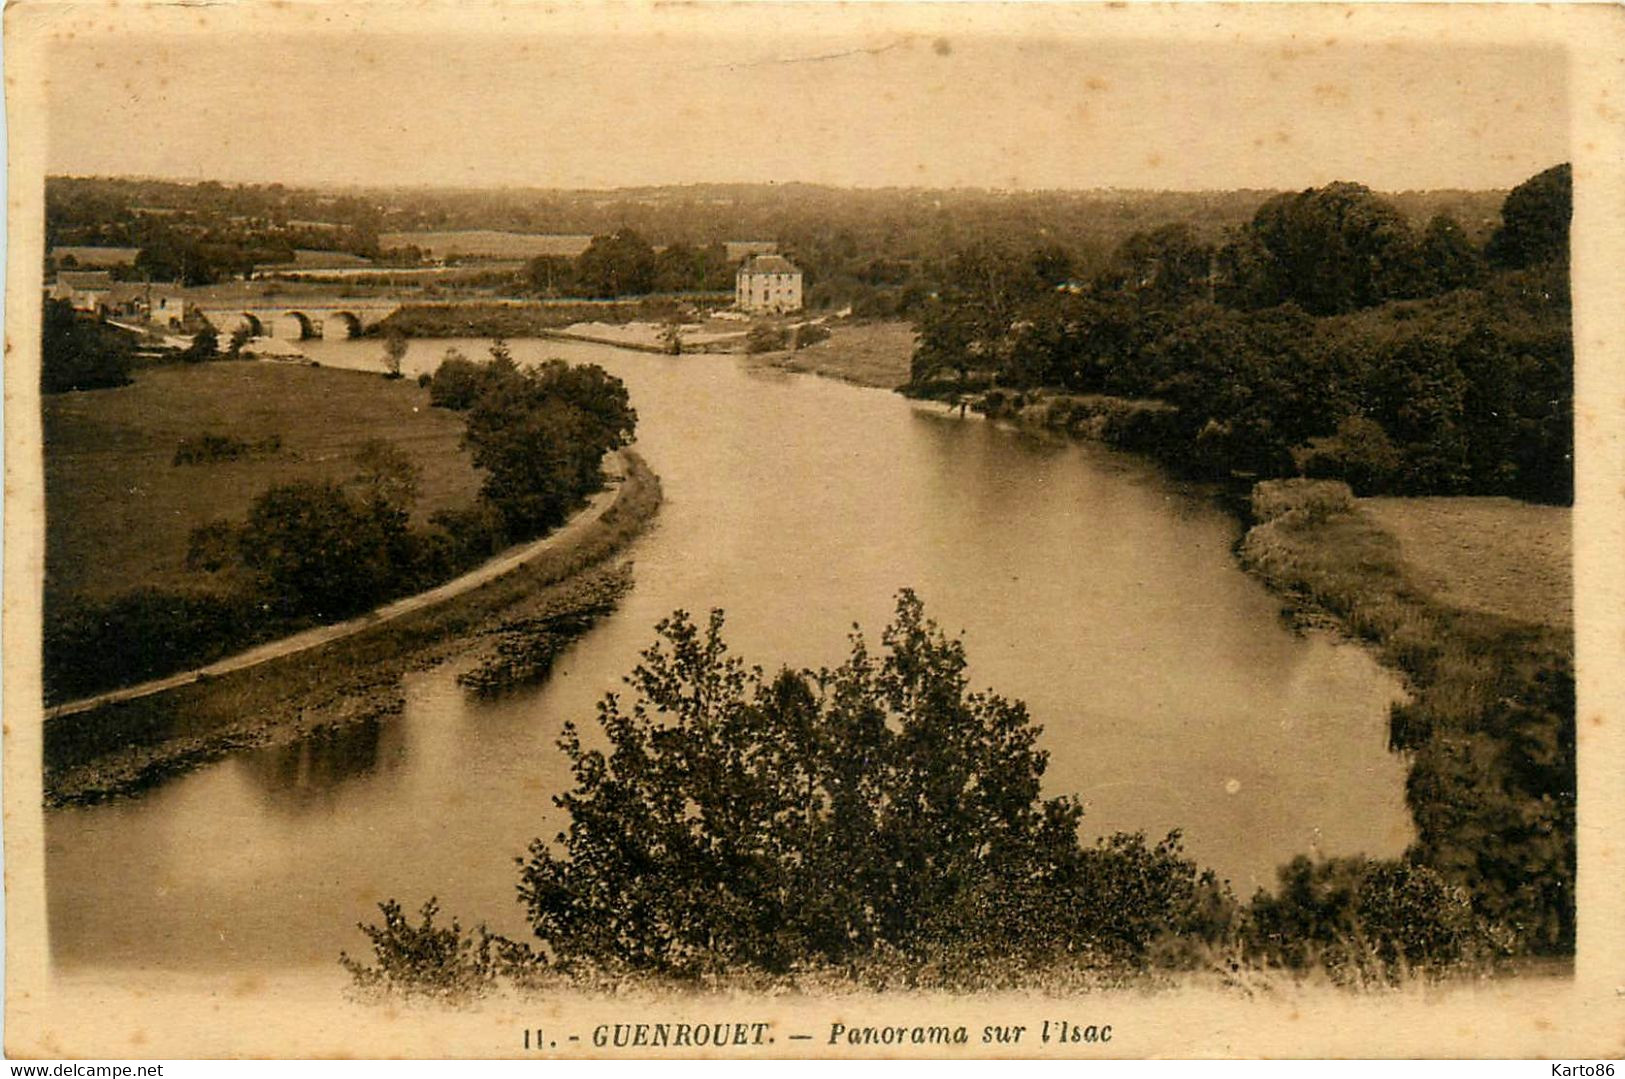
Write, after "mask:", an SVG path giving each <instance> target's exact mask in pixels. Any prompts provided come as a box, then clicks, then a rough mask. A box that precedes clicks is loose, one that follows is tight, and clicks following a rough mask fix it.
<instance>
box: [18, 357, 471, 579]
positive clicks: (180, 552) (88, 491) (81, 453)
mask: <svg viewBox="0 0 1625 1079" xmlns="http://www.w3.org/2000/svg"><path fill="white" fill-rule="evenodd" d="M44 424H45V427H44V437H45V490H46V565H47V585H46V588H47V597H48V600H49V598H50V597H53V596H56V597H61V596H66V595H70V594H78V595H82V596H85V597H87V598H92V599H106V598H110V597H111V596H113V595H116V594H118V593H121V592H126V591H129V590H130V589H132V588H135V587H137V586H140V585H156V586H160V587H175V586H184V585H186V584H187V583H189V582H195V579H196V578H197V576H198V575H197V574H194V573H191V572H189V571H188V570H187V569H186V568H185V565H184V562H185V557H186V548H187V537H188V535H189V533H190V532H191V531H192V529H194V528H196V527H197V526H199V525H201V524H205V523H207V522H209V521H212V520H215V519H218V518H230V519H236V520H240V519H241V518H242V517H243V516H244V515H245V513H246V512H247V510H248V507H249V505H250V503H251V502H252V501H253V500H254V498H255V497H256V496H257V495H258V494H259V493H260V492H262V491H264V490H265V489H266V488H267V487H269V486H271V485H273V484H276V483H285V482H290V481H293V480H324V479H334V480H342V479H345V478H348V477H349V476H350V475H351V474H352V473H353V471H354V456H355V452H356V450H357V448H358V447H359V446H360V445H361V444H362V443H363V442H364V441H366V440H367V439H369V438H382V439H385V440H387V441H389V442H392V443H394V444H395V445H397V446H399V447H400V448H401V449H402V450H404V451H405V452H407V453H408V454H410V455H411V457H412V459H413V460H414V461H415V462H416V463H417V465H418V468H419V470H420V475H419V488H418V501H417V507H416V512H415V516H416V518H417V519H418V520H419V521H421V520H423V519H426V518H427V517H428V515H429V514H431V513H433V512H434V511H435V510H438V509H443V508H447V507H451V506H459V505H466V504H468V503H469V502H471V501H472V500H473V497H474V493H475V491H476V490H477V489H478V487H479V485H480V473H479V472H478V471H477V470H476V469H475V468H474V467H473V465H472V464H471V463H470V461H469V458H468V455H467V454H466V453H465V452H463V451H462V450H461V449H460V446H459V443H460V440H461V438H462V431H463V423H462V419H461V417H459V416H457V415H455V414H453V413H450V412H446V411H444V410H441V409H433V408H430V407H429V395H428V391H427V390H423V389H420V388H419V387H418V386H417V385H416V384H415V383H412V382H410V381H407V380H401V381H394V382H391V381H388V380H386V379H384V378H382V377H381V376H379V375H375V374H370V373H365V372H358V371H339V370H331V369H326V368H314V367H305V366H300V365H291V364H272V363H252V362H244V363H213V364H203V365H199V366H195V367H193V366H174V367H155V368H149V369H147V370H143V371H141V372H139V373H138V374H137V377H136V381H135V382H134V383H133V384H131V385H129V386H124V387H121V388H118V389H112V390H94V391H90V392H84V393H67V394H57V395H51V396H47V397H46V398H45V399H44ZM205 433H212V434H221V435H232V436H235V437H236V438H239V439H242V440H244V441H246V442H249V443H258V442H261V441H262V440H265V439H268V438H270V437H271V436H277V437H278V438H279V439H280V443H281V444H280V448H278V449H276V450H275V451H266V450H261V451H258V452H254V453H252V454H250V455H249V456H248V457H246V458H240V459H238V460H234V461H223V462H217V463H213V464H197V465H174V464H172V460H173V458H174V454H175V447H176V444H177V443H178V442H179V441H180V439H182V438H183V437H187V436H197V435H200V434H205Z"/></svg>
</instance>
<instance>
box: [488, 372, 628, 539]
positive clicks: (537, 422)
mask: <svg viewBox="0 0 1625 1079" xmlns="http://www.w3.org/2000/svg"><path fill="white" fill-rule="evenodd" d="M480 380H481V389H480V392H479V395H478V397H477V399H476V401H475V403H474V405H473V406H472V407H471V408H470V409H469V410H468V420H467V424H468V425H467V428H466V431H465V433H464V441H465V443H466V445H467V446H468V447H469V449H470V450H471V451H472V455H473V459H474V464H475V465H476V466H477V467H480V468H483V469H485V470H486V478H485V483H484V484H483V485H482V487H481V489H480V493H481V497H482V498H484V499H486V500H487V501H489V502H490V503H491V504H492V505H494V506H496V508H497V509H498V510H499V511H501V513H502V516H503V519H504V522H505V524H506V526H507V529H508V531H509V533H510V534H512V535H513V536H514V537H515V538H519V537H523V536H531V535H537V534H539V533H541V532H543V531H546V530H547V529H549V528H552V527H554V526H555V525H558V524H560V523H561V522H562V521H563V520H564V518H565V516H566V515H567V514H568V513H569V511H570V508H571V507H572V506H573V505H574V504H575V503H576V502H577V501H579V500H580V499H581V498H584V497H585V496H586V495H588V494H590V493H591V492H593V491H595V490H597V489H598V488H599V487H600V486H601V485H602V482H603V473H602V465H603V458H604V454H606V453H608V452H609V451H611V450H614V449H617V448H619V447H621V446H623V445H625V444H626V443H627V442H628V441H629V440H630V439H631V437H632V432H633V430H634V429H635V427H636V425H637V413H636V412H635V411H633V409H632V407H631V403H630V400H629V398H628V396H627V393H626V387H625V385H624V384H622V382H621V380H620V379H618V378H615V377H614V376H613V375H610V374H609V373H607V372H606V371H604V369H603V368H601V367H599V366H598V365H597V364H584V365H581V366H577V367H573V366H571V365H570V364H567V363H565V362H564V361H562V360H552V361H549V362H547V363H545V364H541V365H540V366H537V367H532V368H529V369H526V370H520V369H519V368H518V367H517V366H516V365H514V364H513V361H512V358H511V357H509V356H508V354H507V350H506V346H505V345H503V344H502V343H501V342H497V343H495V344H493V345H492V358H491V360H490V362H488V363H487V364H485V365H484V367H483V368H482V370H481V374H480Z"/></svg>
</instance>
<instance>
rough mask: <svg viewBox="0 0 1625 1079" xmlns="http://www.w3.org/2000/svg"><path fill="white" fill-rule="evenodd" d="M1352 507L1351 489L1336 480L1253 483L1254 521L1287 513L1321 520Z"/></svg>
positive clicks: (1352, 494) (1265, 520)
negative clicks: (1295, 513)
mask: <svg viewBox="0 0 1625 1079" xmlns="http://www.w3.org/2000/svg"><path fill="white" fill-rule="evenodd" d="M1353 508H1354V492H1353V491H1351V490H1349V485H1348V484H1346V483H1341V482H1339V481H1336V480H1265V481H1263V482H1262V483H1257V484H1254V485H1253V497H1252V510H1253V520H1255V521H1257V522H1258V523H1259V524H1263V523H1265V522H1267V521H1273V520H1275V519H1276V518H1277V517H1282V516H1284V515H1286V514H1288V513H1294V512H1297V513H1300V514H1302V515H1305V516H1307V517H1309V518H1310V519H1313V520H1324V519H1325V518H1327V517H1331V516H1334V515H1336V514H1339V513H1347V512H1349V511H1350V510H1352V509H1353Z"/></svg>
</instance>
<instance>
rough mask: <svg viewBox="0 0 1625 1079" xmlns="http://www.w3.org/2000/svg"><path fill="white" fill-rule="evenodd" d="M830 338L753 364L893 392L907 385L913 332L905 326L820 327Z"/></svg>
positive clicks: (760, 358)
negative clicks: (824, 329) (825, 330)
mask: <svg viewBox="0 0 1625 1079" xmlns="http://www.w3.org/2000/svg"><path fill="white" fill-rule="evenodd" d="M823 325H824V326H825V328H826V329H828V330H829V333H830V335H829V337H828V338H827V339H826V340H823V341H819V342H817V343H816V344H811V345H808V346H807V347H805V348H801V349H797V350H795V351H779V352H763V353H758V354H756V355H754V356H752V357H750V359H751V361H752V362H756V363H761V364H765V365H768V366H772V367H778V368H782V369H783V370H786V371H799V372H805V373H807V374H815V375H822V376H824V377H826V378H835V379H839V380H841V381H842V382H850V383H852V384H853V385H854V386H869V387H872V388H874V389H880V390H895V389H897V388H898V387H900V386H902V385H903V384H904V383H905V382H907V381H908V374H909V363H910V360H911V359H912V357H913V355H914V345H915V336H916V335H915V331H914V327H913V326H912V325H910V324H909V323H907V322H842V321H839V320H833V319H832V320H830V321H828V322H825V323H824V324H823Z"/></svg>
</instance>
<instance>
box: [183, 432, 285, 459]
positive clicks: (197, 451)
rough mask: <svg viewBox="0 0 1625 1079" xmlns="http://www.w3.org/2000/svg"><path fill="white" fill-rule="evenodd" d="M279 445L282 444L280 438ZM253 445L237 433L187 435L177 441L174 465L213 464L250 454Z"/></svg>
mask: <svg viewBox="0 0 1625 1079" xmlns="http://www.w3.org/2000/svg"><path fill="white" fill-rule="evenodd" d="M277 445H278V446H280V445H281V440H280V438H279V439H278V441H277ZM251 448H252V447H250V446H249V444H248V443H247V442H244V441H243V440H242V439H240V438H238V437H237V436H236V435H216V434H201V435H187V436H185V437H183V438H182V439H181V440H180V441H179V442H177V443H175V455H174V456H173V457H172V458H171V459H170V462H169V463H170V464H172V465H211V464H215V463H217V462H219V461H235V460H237V459H238V458H239V457H246V456H248V453H249V450H250V449H251Z"/></svg>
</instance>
